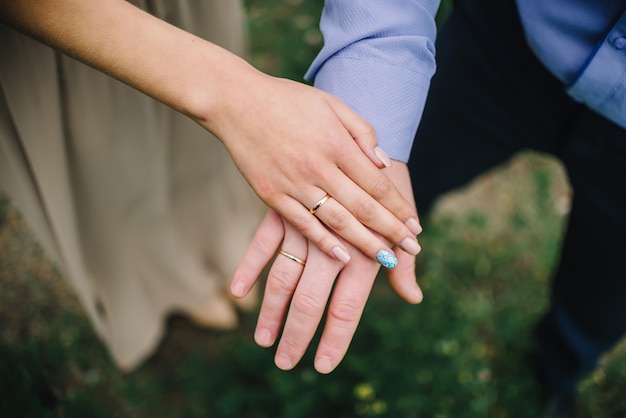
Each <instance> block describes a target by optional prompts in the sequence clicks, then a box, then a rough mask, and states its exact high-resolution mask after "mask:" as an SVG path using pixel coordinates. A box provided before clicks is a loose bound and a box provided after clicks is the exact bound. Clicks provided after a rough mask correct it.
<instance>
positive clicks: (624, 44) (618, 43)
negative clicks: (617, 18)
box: [613, 36, 626, 49]
mask: <svg viewBox="0 0 626 418" xmlns="http://www.w3.org/2000/svg"><path fill="white" fill-rule="evenodd" d="M613 45H615V48H617V49H624V48H626V36H620V37H619V38H615V40H614V41H613Z"/></svg>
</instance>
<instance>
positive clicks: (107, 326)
mask: <svg viewBox="0 0 626 418" xmlns="http://www.w3.org/2000/svg"><path fill="white" fill-rule="evenodd" d="M133 3H135V4H137V5H138V6H140V7H142V8H144V9H145V10H148V11H149V12H151V13H153V14H155V15H157V16H159V17H161V18H163V19H165V20H167V21H169V22H171V23H173V24H175V25H177V26H180V27H183V28H184V29H186V30H188V31H190V32H194V33H196V34H197V35H199V36H202V37H204V38H206V39H208V40H210V41H212V42H215V43H217V44H219V45H222V46H224V47H225V48H228V49H230V50H231V51H233V52H235V53H237V54H242V53H243V51H244V48H245V42H244V35H243V34H244V32H243V10H242V7H241V4H240V3H239V2H238V1H236V0H211V1H208V0H180V1H171V0H144V1H142V0H135V1H133ZM0 190H3V191H4V192H6V193H7V194H8V195H9V197H10V198H11V200H12V202H13V204H14V205H15V206H16V207H17V208H18V209H19V210H20V211H21V212H22V215H23V217H24V218H25V220H26V222H27V223H28V224H29V226H30V228H31V229H32V230H33V231H34V233H35V234H36V236H37V238H38V239H39V241H40V242H41V244H42V246H43V247H44V249H45V251H46V252H47V254H48V255H49V256H50V257H51V258H52V259H53V260H54V261H56V262H57V263H58V265H59V267H60V269H61V271H62V272H63V274H64V275H65V277H67V279H68V280H69V281H70V283H71V284H72V285H73V287H74V289H75V290H76V293H77V295H78V297H79V299H80V301H81V302H82V304H83V306H84V307H85V310H86V312H87V314H88V316H89V318H90V319H91V321H92V322H93V325H94V328H95V329H96V332H97V333H98V335H99V336H100V337H101V338H102V339H103V341H104V342H105V343H106V345H107V347H109V349H110V352H111V353H112V356H113V358H114V359H115V361H116V363H117V364H118V366H119V367H120V368H122V369H130V368H133V367H135V366H136V365H137V364H138V362H140V361H141V360H142V359H144V358H145V356H147V355H148V354H150V352H151V351H152V350H153V349H154V348H155V346H156V345H157V344H158V342H159V340H160V337H161V335H162V332H163V325H164V321H163V319H164V317H165V316H166V315H168V314H169V313H171V312H174V311H182V312H186V313H191V314H192V315H193V316H195V317H196V319H197V320H198V321H201V322H203V323H205V324H207V325H213V326H221V327H228V326H233V325H234V324H235V322H236V313H235V308H234V302H233V300H232V299H231V298H230V297H229V293H228V287H229V282H230V279H231V277H232V273H233V271H234V269H235V267H236V265H237V263H238V262H239V259H240V258H241V256H242V254H243V252H244V251H245V248H246V246H247V244H248V242H249V240H250V238H251V237H252V235H253V233H254V230H255V229H256V226H257V225H258V224H259V222H260V219H261V215H262V212H263V208H262V205H261V203H260V201H259V200H258V199H257V198H256V196H254V194H253V193H252V191H251V189H250V188H249V186H248V185H247V183H246V182H245V180H244V179H243V177H241V175H240V174H239V172H238V170H237V169H236V167H235V166H234V165H233V163H232V161H231V159H230V157H229V155H228V153H227V152H226V151H225V149H224V147H223V146H222V145H221V143H220V142H219V141H218V140H217V139H216V138H214V137H212V136H211V135H210V134H209V133H208V132H207V131H205V130H204V129H202V128H201V127H200V126H199V125H196V124H195V123H194V122H192V121H191V120H189V119H187V118H186V117H184V116H182V115H179V114H177V113H175V112H173V111H172V110H171V109H169V108H167V107H165V106H163V105H161V104H159V103H157V102H155V101H154V100H152V99H150V98H148V97H147V96H145V95H143V94H141V93H138V92H137V91H135V90H132V89H131V88H129V87H127V86H126V85H123V84H122V83H119V82H117V81H115V80H113V79H111V78H110V77H108V76H105V75H103V74H101V73H99V72H97V71H95V70H92V69H91V68H89V67H87V66H85V65H82V64H80V63H78V62H77V61H75V60H72V59H70V58H68V57H65V56H62V55H61V54H58V53H56V52H55V51H53V50H51V49H50V48H48V47H46V46H44V45H42V44H40V43H38V42H35V41H34V40H32V39H30V38H27V37H25V36H23V35H21V34H19V33H17V32H16V31H14V30H12V29H10V28H8V27H6V26H3V25H0ZM239 303H240V304H243V305H246V304H247V305H250V303H252V302H251V300H248V301H244V302H239Z"/></svg>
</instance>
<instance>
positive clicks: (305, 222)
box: [291, 213, 315, 237]
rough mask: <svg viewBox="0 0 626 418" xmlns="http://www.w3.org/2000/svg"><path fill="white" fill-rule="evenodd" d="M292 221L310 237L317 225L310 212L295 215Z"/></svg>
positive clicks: (295, 226)
mask: <svg viewBox="0 0 626 418" xmlns="http://www.w3.org/2000/svg"><path fill="white" fill-rule="evenodd" d="M291 223H292V225H293V226H294V228H296V229H297V230H298V231H300V232H301V233H302V235H304V236H305V237H309V236H310V235H311V233H312V232H313V228H314V227H315V223H314V221H313V219H312V218H311V217H310V216H309V214H308V213H307V214H306V215H297V216H295V217H294V218H293V220H292V222H291Z"/></svg>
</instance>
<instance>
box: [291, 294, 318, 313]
mask: <svg viewBox="0 0 626 418" xmlns="http://www.w3.org/2000/svg"><path fill="white" fill-rule="evenodd" d="M293 308H294V309H295V310H296V312H298V313H300V314H303V315H306V316H309V317H315V316H318V315H320V314H321V312H322V311H323V309H324V305H323V304H322V303H320V301H319V300H317V299H316V298H314V297H312V296H310V295H304V294H303V295H297V296H295V297H294V299H293Z"/></svg>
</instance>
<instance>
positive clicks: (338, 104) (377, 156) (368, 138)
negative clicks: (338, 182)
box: [329, 96, 391, 168]
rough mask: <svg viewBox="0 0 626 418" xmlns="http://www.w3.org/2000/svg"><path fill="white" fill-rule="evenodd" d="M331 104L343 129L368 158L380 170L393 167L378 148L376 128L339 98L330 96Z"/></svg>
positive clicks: (386, 156) (383, 152)
mask: <svg viewBox="0 0 626 418" xmlns="http://www.w3.org/2000/svg"><path fill="white" fill-rule="evenodd" d="M329 104H330V107H331V109H332V110H333V111H334V112H335V115H337V117H338V118H339V121H340V122H341V124H342V125H343V127H344V128H346V130H347V131H348V133H349V134H350V136H352V138H353V139H354V141H355V142H356V143H357V145H358V146H359V148H360V149H361V151H362V152H363V153H364V154H365V155H366V156H367V158H369V160H370V161H371V162H373V163H374V165H376V166H377V167H378V168H385V167H391V159H390V158H389V156H388V155H387V154H386V153H385V151H383V150H382V149H381V148H380V147H379V146H378V141H377V140H376V130H375V129H374V127H373V126H372V125H370V124H369V123H367V122H366V121H365V119H363V118H362V117H361V116H359V115H358V114H357V113H356V112H355V111H354V110H352V109H350V108H349V107H348V106H347V105H346V104H345V103H344V102H342V101H341V100H340V99H339V98H337V97H335V96H330V100H329Z"/></svg>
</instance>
